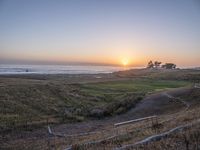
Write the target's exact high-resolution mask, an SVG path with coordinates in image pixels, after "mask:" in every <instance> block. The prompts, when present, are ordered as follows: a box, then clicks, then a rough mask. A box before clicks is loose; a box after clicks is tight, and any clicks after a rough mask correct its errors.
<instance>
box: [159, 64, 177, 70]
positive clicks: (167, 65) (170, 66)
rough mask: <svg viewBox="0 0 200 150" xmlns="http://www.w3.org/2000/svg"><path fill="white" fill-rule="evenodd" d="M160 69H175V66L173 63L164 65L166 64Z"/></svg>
mask: <svg viewBox="0 0 200 150" xmlns="http://www.w3.org/2000/svg"><path fill="white" fill-rule="evenodd" d="M162 68H165V69H175V68H176V65H175V64H173V63H166V64H164V65H162Z"/></svg>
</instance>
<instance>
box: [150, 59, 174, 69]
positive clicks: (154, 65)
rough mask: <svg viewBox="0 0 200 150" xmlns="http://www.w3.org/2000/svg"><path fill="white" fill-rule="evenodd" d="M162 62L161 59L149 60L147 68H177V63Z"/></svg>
mask: <svg viewBox="0 0 200 150" xmlns="http://www.w3.org/2000/svg"><path fill="white" fill-rule="evenodd" d="M161 64H162V62H160V61H154V62H153V61H151V60H150V61H149V62H148V64H147V68H156V69H158V68H163V69H176V64H174V63H165V64H163V65H161Z"/></svg>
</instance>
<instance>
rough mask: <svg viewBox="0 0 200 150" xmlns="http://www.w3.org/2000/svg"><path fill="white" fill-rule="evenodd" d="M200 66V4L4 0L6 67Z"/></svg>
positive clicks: (1, 56)
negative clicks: (48, 64)
mask: <svg viewBox="0 0 200 150" xmlns="http://www.w3.org/2000/svg"><path fill="white" fill-rule="evenodd" d="M149 60H154V61H155V60H158V61H161V62H163V63H164V62H173V63H176V64H177V65H178V66H200V1H199V0H167V1H166V0H0V63H5V62H6V63H9V62H15V61H24V62H26V63H28V62H51V63H58V62H66V63H70V62H75V63H100V64H116V65H120V64H122V63H128V64H129V65H132V66H145V65H146V64H147V62H148V61H149Z"/></svg>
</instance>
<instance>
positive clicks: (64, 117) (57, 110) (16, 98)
mask: <svg viewBox="0 0 200 150" xmlns="http://www.w3.org/2000/svg"><path fill="white" fill-rule="evenodd" d="M190 84H191V83H190V82H187V81H173V80H153V79H140V78H138V79H128V80H117V81H107V82H97V83H84V84H65V80H63V81H60V82H57V81H52V80H51V82H50V81H48V80H47V81H46V80H41V81H38V80H32V79H18V78H14V79H13V78H7V79H5V78H4V79H1V85H2V86H0V90H1V92H0V101H1V105H0V127H1V130H9V129H12V128H14V127H16V126H17V127H18V128H19V126H22V127H24V126H32V125H35V126H41V125H43V124H45V123H46V122H47V121H49V122H51V123H61V122H74V121H75V122H76V121H83V120H86V119H88V118H91V117H92V118H103V117H105V116H112V115H116V114H120V113H123V112H126V111H127V110H128V109H130V108H131V107H134V106H135V104H137V103H138V102H139V101H140V100H141V99H142V98H143V97H144V96H145V95H146V94H148V93H150V92H155V91H158V90H164V89H168V88H177V87H183V86H188V85H190Z"/></svg>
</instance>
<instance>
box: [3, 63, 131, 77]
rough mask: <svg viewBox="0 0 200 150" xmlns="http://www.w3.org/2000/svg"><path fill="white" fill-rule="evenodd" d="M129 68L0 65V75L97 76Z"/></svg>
mask: <svg viewBox="0 0 200 150" xmlns="http://www.w3.org/2000/svg"><path fill="white" fill-rule="evenodd" d="M125 69H130V68H124V67H116V66H93V65H91V66H89V65H88V66H85V65H83V66H81V65H0V74H1V75H7V74H8V75H9V74H98V73H112V72H116V71H120V70H125Z"/></svg>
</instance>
